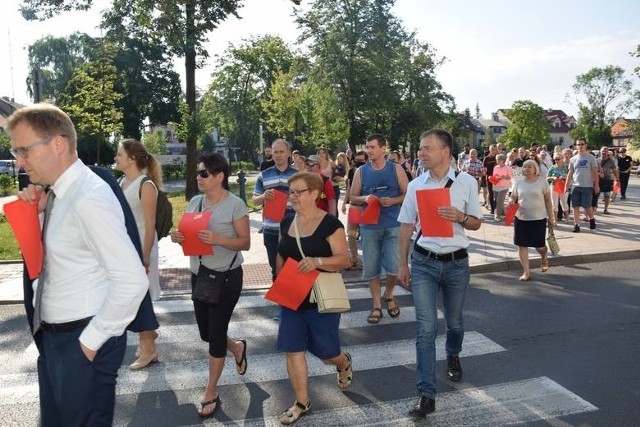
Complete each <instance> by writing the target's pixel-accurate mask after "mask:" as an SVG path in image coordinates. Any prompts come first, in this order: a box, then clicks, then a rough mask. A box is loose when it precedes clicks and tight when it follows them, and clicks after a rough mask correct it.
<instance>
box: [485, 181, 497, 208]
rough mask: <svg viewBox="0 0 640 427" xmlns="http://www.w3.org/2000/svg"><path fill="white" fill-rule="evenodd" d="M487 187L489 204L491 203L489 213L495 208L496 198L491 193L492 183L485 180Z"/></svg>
mask: <svg viewBox="0 0 640 427" xmlns="http://www.w3.org/2000/svg"><path fill="white" fill-rule="evenodd" d="M487 188H488V189H489V205H491V213H494V212H495V210H496V198H495V196H494V194H493V184H492V183H490V182H489V180H487Z"/></svg>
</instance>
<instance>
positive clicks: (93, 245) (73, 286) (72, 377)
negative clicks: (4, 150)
mask: <svg viewBox="0 0 640 427" xmlns="http://www.w3.org/2000/svg"><path fill="white" fill-rule="evenodd" d="M7 130H8V133H9V135H10V137H11V152H12V154H13V155H14V156H15V157H16V164H17V165H19V167H22V168H24V169H25V170H26V172H27V174H28V175H29V179H30V181H31V182H32V183H34V184H35V185H34V184H30V185H29V186H28V187H27V188H25V189H24V190H23V191H21V192H20V193H19V194H18V196H19V197H20V198H21V199H23V200H25V201H27V202H32V203H38V207H39V211H43V210H44V209H45V206H46V203H47V199H48V198H50V197H52V193H53V194H55V199H54V201H53V204H52V207H51V208H50V209H49V215H48V219H47V225H46V230H45V236H43V241H44V253H45V256H44V263H43V273H42V274H41V277H40V278H39V279H38V280H36V281H35V282H34V287H36V298H35V305H36V306H37V307H38V306H39V307H40V308H39V310H38V308H37V307H36V311H39V312H40V316H39V319H38V317H37V315H36V316H34V317H35V318H34V339H35V340H36V343H37V344H38V348H39V349H40V356H39V358H38V380H39V384H40V418H41V425H42V426H110V425H112V424H113V411H114V407H115V385H116V377H117V371H118V368H119V367H120V365H121V364H122V360H123V357H124V353H125V349H126V333H125V328H126V327H127V325H128V324H129V323H130V322H131V321H132V320H133V318H134V317H135V315H136V312H137V310H138V307H139V306H140V302H141V301H142V298H143V297H144V296H145V293H146V292H147V289H148V281H147V278H146V275H145V270H144V267H143V265H142V263H141V262H140V258H139V257H138V254H137V252H136V249H135V248H134V246H133V244H132V243H131V240H130V239H129V237H128V235H127V230H126V228H125V222H124V215H123V213H122V209H121V208H120V204H119V203H118V200H117V199H116V197H115V195H114V194H113V192H112V191H111V189H110V188H109V186H108V185H107V184H106V183H105V182H104V181H103V180H102V179H100V178H99V177H98V176H97V175H95V174H94V173H93V172H92V171H91V170H90V169H89V168H88V167H86V166H85V165H84V164H83V163H82V161H80V160H79V159H78V153H77V151H76V144H77V141H76V132H75V129H74V126H73V123H72V122H71V120H70V119H69V117H68V116H67V115H66V114H65V113H64V112H63V111H62V110H60V109H59V108H57V107H54V106H53V105H49V104H35V105H32V106H29V107H25V108H22V109H19V110H17V111H16V112H14V113H13V114H12V115H11V117H9V119H8V125H7ZM42 186H50V191H49V192H48V193H44V192H43V187H42ZM40 279H42V280H40ZM40 282H43V283H40ZM37 287H42V288H41V290H39V291H38V290H37ZM38 293H40V294H41V304H40V303H39V302H38V299H39V298H38V295H37V294H38Z"/></svg>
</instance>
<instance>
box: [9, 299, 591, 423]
mask: <svg viewBox="0 0 640 427" xmlns="http://www.w3.org/2000/svg"><path fill="white" fill-rule="evenodd" d="M349 294H350V298H351V299H352V307H353V311H351V312H349V313H345V314H343V315H342V320H341V335H342V336H343V339H342V340H343V348H344V349H345V350H346V351H349V352H350V353H351V354H352V355H353V360H354V383H353V385H352V387H351V389H350V391H348V392H346V393H341V392H339V391H338V390H337V386H336V385H335V370H333V369H332V368H330V367H327V366H325V365H324V364H322V363H321V362H320V361H318V360H317V359H315V358H314V357H312V356H310V357H309V358H308V361H309V366H308V369H309V389H310V393H311V396H312V405H313V406H312V407H313V410H312V411H311V412H310V414H309V415H306V416H305V417H303V418H301V420H300V421H299V422H298V423H297V424H298V425H300V426H374V425H375V426H386V425H389V426H391V425H393V426H405V425H407V426H408V425H415V420H414V419H411V418H409V417H408V416H407V413H408V410H409V408H410V407H411V405H412V404H413V402H414V401H415V385H414V382H415V340H414V338H413V336H414V333H415V332H414V321H415V311H414V309H413V307H412V306H411V297H410V295H409V293H408V292H407V291H405V290H403V289H398V290H397V292H396V294H397V295H396V296H397V298H398V300H399V302H400V305H401V307H402V314H401V316H400V317H399V318H398V319H391V318H389V316H385V317H383V319H382V321H381V323H380V324H378V325H369V324H368V323H367V322H366V317H367V313H368V311H369V309H370V294H369V291H368V289H366V288H361V287H352V288H350V289H349ZM155 305H156V312H157V314H158V317H159V320H160V322H161V328H160V330H159V332H160V336H159V338H158V340H157V345H158V347H159V349H160V353H161V358H162V363H159V364H156V365H153V366H151V367H150V368H148V369H145V370H142V371H136V372H132V371H129V370H128V369H126V366H123V368H122V369H121V370H120V373H119V377H118V387H117V404H116V419H115V422H114V423H115V425H123V426H124V425H126V426H136V425H145V426H156V425H157V426H189V425H202V422H201V420H200V419H199V418H198V417H197V415H196V414H195V410H196V407H195V405H196V404H197V402H198V401H199V398H200V396H201V393H202V390H203V389H204V387H205V385H206V381H207V354H206V344H204V343H202V342H201V341H200V338H199V336H198V332H197V326H196V325H195V319H194V318H193V307H192V304H191V301H190V300H188V299H176V300H163V301H159V302H157V303H156V304H155ZM273 310H274V307H273V305H272V304H271V303H270V302H268V301H266V300H265V299H264V298H263V295H262V294H259V293H255V294H250V295H243V296H242V297H241V299H240V302H239V304H238V306H237V308H236V312H235V313H234V317H233V319H232V322H231V324H230V327H229V335H230V336H232V337H237V338H246V339H247V341H248V343H249V344H248V358H249V369H248V370H247V373H246V375H244V376H239V375H237V373H236V372H235V369H233V359H232V358H231V357H230V358H229V359H228V361H227V365H226V367H225V370H224V371H223V374H222V377H221V379H220V381H219V386H220V394H221V397H222V401H223V403H222V405H221V408H220V411H219V412H218V413H217V414H216V416H215V417H214V418H212V419H210V420H206V421H205V424H207V425H209V424H210V425H233V426H277V425H280V423H279V421H278V414H279V413H280V412H281V411H282V410H283V409H285V408H286V407H288V406H290V404H291V402H292V401H293V397H292V396H293V393H292V391H291V387H290V385H289V382H288V377H287V372H286V367H285V363H284V355H283V354H281V353H278V352H276V351H275V338H276V335H277V329H278V323H277V322H275V321H273V320H271V316H270V314H271V313H273ZM438 317H439V318H442V313H438ZM128 344H129V346H128V350H127V356H126V358H125V363H130V361H131V360H133V352H134V351H135V348H136V346H137V335H136V334H129V336H128ZM508 351H509V349H508V348H505V347H503V346H502V345H500V344H499V343H497V342H494V341H493V340H492V339H491V338H490V337H487V336H485V335H483V334H482V333H480V332H477V331H467V332H466V334H465V341H464V349H463V353H462V354H461V357H462V358H463V365H464V364H465V363H466V362H464V360H465V359H467V360H469V359H470V358H474V359H475V358H482V357H485V358H487V357H489V358H490V357H491V355H496V356H497V355H499V354H505V353H506V352H508ZM20 357H21V366H23V367H24V368H23V369H21V371H20V372H17V373H12V374H4V375H0V384H1V385H2V387H0V408H2V409H3V414H7V416H6V417H5V418H4V419H3V422H2V425H21V426H24V425H36V424H37V404H38V382H37V374H36V373H35V372H34V370H35V358H36V357H37V354H36V351H35V348H34V347H33V346H29V348H27V349H26V350H25V351H24V352H23V354H21V355H20ZM437 359H438V360H443V359H446V355H445V354H444V336H443V335H441V336H439V337H438V339H437ZM439 366H442V364H439ZM439 378H441V377H439ZM439 381H440V380H439ZM440 382H441V383H442V381H440ZM398 386H400V389H401V392H397V390H398ZM449 386H450V387H452V386H451V385H449ZM439 387H440V386H439ZM455 387H456V388H453V389H451V390H447V389H445V390H443V391H441V392H440V393H439V394H438V396H437V409H436V412H435V413H434V414H431V415H430V416H429V425H437V426H481V425H487V426H489V425H509V424H522V423H528V422H534V421H537V420H550V419H557V418H558V417H562V416H566V415H571V414H579V413H586V412H590V411H596V410H597V409H598V408H596V407H595V406H593V405H592V404H591V403H589V402H587V401H585V400H583V399H582V398H580V397H579V396H577V395H575V394H574V393H572V392H571V391H570V390H567V389H565V388H564V387H563V386H562V385H560V384H558V383H556V382H554V381H553V380H551V379H550V378H547V377H544V376H542V377H535V378H518V379H514V381H512V382H505V383H499V384H466V383H465V382H464V381H462V382H461V383H460V384H456V385H455ZM25 405H26V407H31V408H34V411H32V412H30V413H29V416H27V417H26V418H25V416H24V414H22V416H21V417H15V418H12V414H14V413H16V414H19V413H20V414H21V413H22V412H21V409H24V407H25ZM12 420H18V421H16V423H15V424H14V423H13V422H12ZM29 422H32V424H29ZM558 425H560V424H558Z"/></svg>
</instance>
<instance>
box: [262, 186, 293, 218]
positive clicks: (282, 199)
mask: <svg viewBox="0 0 640 427" xmlns="http://www.w3.org/2000/svg"><path fill="white" fill-rule="evenodd" d="M273 195H274V196H275V197H276V198H275V199H265V200H264V208H263V209H262V215H263V216H264V217H265V218H267V219H270V220H272V221H276V222H280V221H282V218H284V212H285V210H286V209H287V200H288V199H289V196H288V195H287V193H284V192H282V191H279V190H274V191H273Z"/></svg>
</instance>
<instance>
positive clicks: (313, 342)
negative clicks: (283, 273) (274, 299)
mask: <svg viewBox="0 0 640 427" xmlns="http://www.w3.org/2000/svg"><path fill="white" fill-rule="evenodd" d="M322 191H323V182H322V178H321V177H320V175H319V174H317V173H312V172H298V173H296V174H295V175H293V176H292V177H291V178H289V200H290V201H291V206H292V207H293V210H294V211H295V212H296V214H295V216H294V217H293V218H292V217H288V218H285V219H284V220H283V221H282V224H281V226H280V242H279V243H278V256H277V258H276V268H277V270H278V271H280V270H281V269H282V266H283V265H284V263H285V261H286V260H287V259H288V258H292V259H294V260H296V261H298V262H299V264H298V271H300V272H302V273H308V272H311V271H313V270H323V271H338V270H342V269H344V268H347V267H348V266H349V253H348V251H347V243H346V238H345V234H344V226H343V225H342V223H341V222H340V220H339V219H337V218H336V217H335V216H333V215H329V214H327V212H325V211H323V210H322V209H320V208H318V207H317V206H316V200H317V199H318V197H320V194H321V193H322ZM294 221H295V223H294ZM296 224H297V227H296ZM297 233H299V234H297ZM296 236H299V238H300V244H301V246H302V251H303V252H304V255H305V256H304V258H303V257H302V254H301V253H300V250H299V249H298V243H297V241H296ZM310 296H311V291H309V294H308V295H307V296H306V298H305V299H304V300H303V302H302V304H301V305H300V306H299V307H298V309H297V310H291V309H289V308H286V307H280V325H279V329H278V342H277V348H278V350H279V351H284V352H286V364H287V373H288V374H289V380H290V381H291V386H292V388H293V392H294V395H295V402H294V404H293V406H291V407H290V408H289V409H287V410H286V411H285V412H284V413H283V414H282V415H281V416H280V422H281V423H282V424H285V425H289V424H293V423H295V422H296V421H297V420H298V418H300V417H301V416H302V415H304V414H306V413H307V412H308V411H309V409H310V408H311V402H310V400H309V388H308V384H307V383H308V376H309V373H308V370H307V356H306V352H307V351H308V352H310V353H311V354H313V355H314V356H316V357H317V358H319V359H321V360H322V361H323V362H324V363H325V364H328V365H333V366H335V367H336V369H337V371H338V373H337V383H338V387H339V389H340V390H343V391H344V390H346V389H347V388H348V387H349V386H350V385H351V380H352V378H353V369H352V368H351V356H350V355H349V353H346V352H344V351H343V350H342V349H341V348H340V337H339V334H338V328H339V326H340V313H322V314H321V313H319V312H318V304H316V303H315V302H313V303H312V302H310V301H309V297H310Z"/></svg>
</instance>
